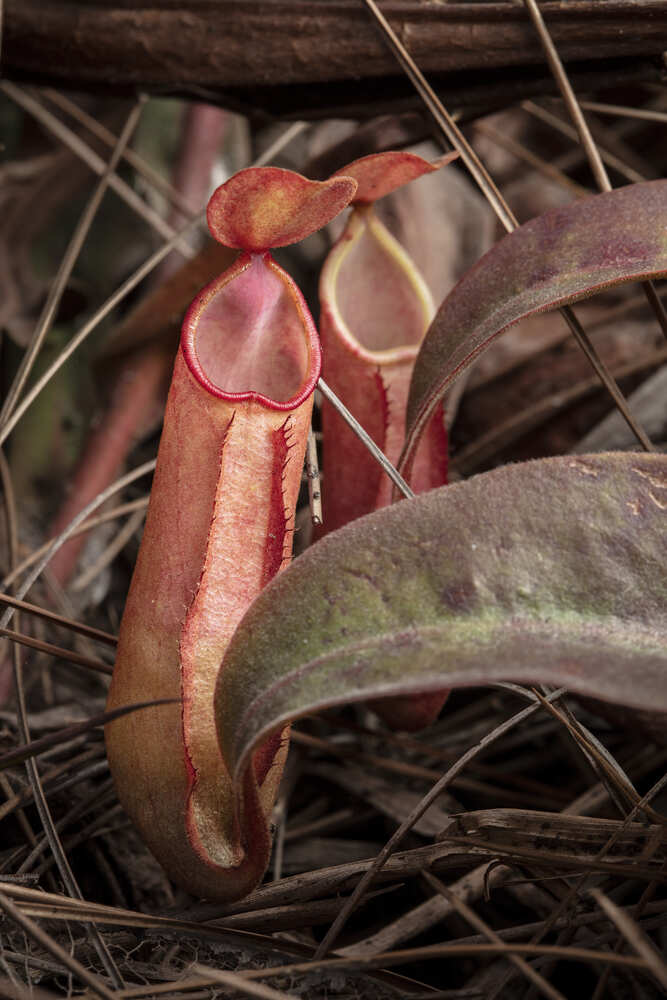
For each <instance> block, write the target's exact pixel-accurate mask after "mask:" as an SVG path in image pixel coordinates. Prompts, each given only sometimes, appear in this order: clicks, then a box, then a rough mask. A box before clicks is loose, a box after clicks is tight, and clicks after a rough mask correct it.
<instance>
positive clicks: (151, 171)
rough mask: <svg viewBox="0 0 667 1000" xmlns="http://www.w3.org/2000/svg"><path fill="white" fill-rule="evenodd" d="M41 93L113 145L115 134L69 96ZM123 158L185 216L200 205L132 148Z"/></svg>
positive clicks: (195, 210)
mask: <svg viewBox="0 0 667 1000" xmlns="http://www.w3.org/2000/svg"><path fill="white" fill-rule="evenodd" d="M42 95H43V96H44V97H46V98H47V99H48V100H49V101H51V103H52V104H55V105H56V107H58V108H60V110H61V111H64V112H66V114H68V115H70V116H71V117H72V118H73V119H74V120H75V121H77V122H78V123H79V124H80V125H83V126H84V128H87V129H88V131H89V132H92V134H93V135H94V136H95V137H96V138H97V139H99V140H100V141H101V142H103V143H105V145H107V146H110V147H111V148H113V147H114V146H115V144H116V136H115V135H114V134H113V132H112V131H111V130H110V129H108V128H106V126H105V125H102V123H101V122H98V120H97V119H96V118H93V116H92V115H89V114H88V112H87V111H84V109H83V108H80V107H79V105H78V104H75V103H74V101H71V100H70V99H69V97H66V96H65V94H61V93H60V92H59V91H57V90H51V89H50V88H47V89H46V90H43V91H42ZM123 159H124V160H125V161H126V162H127V163H129V164H130V166H131V167H132V168H133V169H134V170H136V172H137V173H138V174H141V176H142V177H143V178H144V180H145V181H148V183H149V184H150V185H151V187H153V188H154V189H155V190H156V191H159V192H160V194H162V195H164V197H165V198H166V199H167V200H168V201H169V202H170V203H171V205H173V207H174V208H177V209H178V210H179V212H182V213H183V215H185V216H186V217H188V216H193V215H194V214H195V213H196V212H197V211H198V210H199V208H200V207H201V206H200V205H196V206H193V205H191V204H190V203H189V202H188V201H187V199H186V198H184V197H183V195H182V194H181V193H180V191H178V190H177V189H176V188H175V187H174V185H173V184H170V183H169V181H168V180H167V179H166V178H165V177H163V176H162V174H161V173H159V172H158V171H157V170H155V168H154V167H152V166H151V165H150V163H148V162H147V161H146V160H144V158H143V156H139V154H138V153H136V152H135V151H134V150H133V149H127V148H126V149H125V150H123Z"/></svg>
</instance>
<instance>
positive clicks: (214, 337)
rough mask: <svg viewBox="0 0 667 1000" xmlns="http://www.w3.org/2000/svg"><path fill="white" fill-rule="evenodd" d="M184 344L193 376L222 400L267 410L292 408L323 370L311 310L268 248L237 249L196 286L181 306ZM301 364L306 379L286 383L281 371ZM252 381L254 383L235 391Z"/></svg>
mask: <svg viewBox="0 0 667 1000" xmlns="http://www.w3.org/2000/svg"><path fill="white" fill-rule="evenodd" d="M276 331H280V333H279V335H277V334H276ZM304 333H305V337H304ZM221 335H224V337H222V338H221ZM204 339H206V344H204V343H203V341H204ZM181 346H182V350H183V357H184V359H185V362H186V364H187V366H188V368H189V369H190V371H191V372H192V374H193V376H194V378H195V379H196V380H197V382H198V383H199V384H200V385H201V386H202V388H204V389H206V391H207V392H210V393H211V395H213V396H217V398H218V399H223V400H226V401H227V402H236V403H241V402H243V401H246V400H247V401H250V400H256V401H257V402H260V403H262V404H263V405H264V406H266V407H268V408H269V409H272V410H285V411H287V410H292V409H294V407H296V406H299V404H300V403H302V402H303V401H304V399H306V398H307V397H308V396H309V395H310V394H311V393H312V391H313V389H314V388H315V385H316V383H317V380H318V378H319V376H320V367H321V353H320V340H319V337H318V335H317V330H316V328H315V324H314V322H313V318H312V316H311V315H310V310H309V309H308V306H307V305H306V302H305V300H304V298H303V295H302V294H301V292H300V291H299V289H298V288H297V286H296V285H295V283H294V282H293V281H292V279H291V278H290V276H289V275H288V274H287V273H286V272H285V271H283V269H282V268H281V267H280V266H279V265H278V264H276V262H275V261H274V260H273V258H272V257H271V255H270V254H269V253H268V252H265V253H263V254H249V253H243V254H241V255H240V256H239V257H238V258H237V260H236V261H235V262H234V264H233V265H232V266H231V267H230V268H229V270H227V271H225V273H224V274H222V275H221V276H220V277H219V278H216V279H215V280H214V281H212V282H211V283H210V284H208V285H206V287H205V288H203V289H202V290H201V292H200V293H199V295H198V296H197V297H196V298H195V300H194V301H193V303H192V305H191V306H190V308H189V309H188V312H187V313H186V316H185V320H184V322H183V331H182V335H181ZM299 369H302V370H303V371H306V372H307V373H308V374H307V378H306V379H305V380H304V381H303V382H299V381H298V379H297V382H298V384H294V385H292V386H290V385H289V384H286V373H287V375H289V372H290V371H294V372H296V371H298V370H299ZM216 374H217V375H219V378H218V382H216V381H215V380H214V378H215V375H216ZM222 381H226V382H227V386H224V385H220V384H219V383H220V382H222ZM253 381H254V385H253V386H252V388H250V389H248V390H245V391H242V392H238V391H234V389H235V388H236V387H237V386H239V385H241V384H246V385H247V384H249V383H251V382H253ZM287 381H288V380H287ZM262 390H264V391H262ZM271 393H272V394H271Z"/></svg>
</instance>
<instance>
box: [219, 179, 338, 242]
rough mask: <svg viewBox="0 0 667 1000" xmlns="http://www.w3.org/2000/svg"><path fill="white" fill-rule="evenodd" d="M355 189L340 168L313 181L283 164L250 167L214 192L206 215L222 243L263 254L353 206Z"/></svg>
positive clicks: (325, 222)
mask: <svg viewBox="0 0 667 1000" xmlns="http://www.w3.org/2000/svg"><path fill="white" fill-rule="evenodd" d="M356 189H357V184H356V181H355V180H354V179H353V178H351V177H344V176H341V175H340V173H339V174H338V175H336V176H334V177H330V178H329V179H328V180H326V181H312V180H309V179H308V178H307V177H303V176H302V175H301V174H297V173H295V172H294V171H293V170H283V169H281V168H280V167H248V169H247V170H241V171H239V173H237V174H234V176H233V177H230V179H229V180H228V181H226V182H225V183H224V184H222V185H221V186H220V187H219V188H218V189H217V190H216V191H214V193H213V195H212V196H211V199H210V201H209V203H208V207H207V209H206V218H207V220H208V225H209V229H210V230H211V233H212V234H213V236H214V238H215V239H216V240H218V242H219V243H223V244H224V245H225V246H227V247H233V248H234V249H236V250H247V251H250V252H254V253H259V252H261V251H262V250H269V249H271V247H283V246H287V245H288V244H290V243H298V242H299V240H303V239H305V237H306V236H310V235H311V233H314V232H316V231H317V230H318V229H321V228H322V226H325V225H326V224H327V223H328V222H331V220H332V219H333V218H335V217H336V216H337V215H338V213H339V212H341V211H342V210H343V209H344V208H345V206H346V205H349V203H350V201H351V200H352V198H353V197H354V194H355V191H356Z"/></svg>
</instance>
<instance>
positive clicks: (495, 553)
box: [216, 453, 667, 808]
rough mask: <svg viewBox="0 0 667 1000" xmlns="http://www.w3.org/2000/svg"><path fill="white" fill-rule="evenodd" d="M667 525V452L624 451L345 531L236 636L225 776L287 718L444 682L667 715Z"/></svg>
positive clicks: (461, 490) (296, 567) (220, 696)
mask: <svg viewBox="0 0 667 1000" xmlns="http://www.w3.org/2000/svg"><path fill="white" fill-rule="evenodd" d="M666 522H667V456H664V455H643V454H642V455H637V454H632V453H629V454H627V453H626V454H613V455H612V454H607V455H591V456H577V457H569V456H566V457H561V458H553V459H543V460H539V461H534V462H528V463H525V464H523V465H512V466H507V467H505V468H502V469H498V470H494V471H493V472H489V473H485V474H483V475H481V476H477V477H475V478H473V479H470V480H468V481H467V482H463V483H457V484H455V485H453V486H445V487H442V488H441V489H438V490H433V491H432V492H430V493H427V494H424V495H422V496H419V497H416V498H415V499H414V500H406V501H402V502H401V503H398V504H394V505H393V506H392V507H387V508H384V509H383V510H380V511H376V512H375V513H373V514H369V515H367V516H366V517H363V518H360V519H359V520H357V521H354V522H352V523H351V524H348V525H346V526H345V527H344V528H341V529H340V530H339V531H336V532H333V533H332V534H330V535H328V536H327V537H326V538H324V539H323V540H322V541H320V542H318V543H317V544H316V545H314V546H313V547H312V548H311V549H309V550H308V551H307V552H306V553H304V555H302V556H300V557H299V558H298V559H297V560H296V561H295V562H294V563H293V564H292V565H291V566H290V567H289V568H288V569H287V570H285V572H284V573H281V574H280V575H279V576H278V577H277V578H276V579H274V580H273V581H272V582H271V583H270V584H269V585H268V586H267V587H266V589H265V590H264V591H263V592H262V593H261V594H260V595H259V597H258V598H257V599H256V600H255V602H254V603H253V605H252V606H251V607H250V609H249V610H248V612H247V613H246V615H245V617H244V618H243V620H242V622H241V624H240V626H239V627H238V629H237V631H236V632H235V634H234V637H233V639H232V642H231V644H230V646H229V648H228V651H227V654H226V656H225V659H224V669H223V670H221V672H220V675H219V678H218V685H217V690H216V716H217V720H218V736H219V739H220V741H221V749H222V752H223V755H224V756H225V758H226V761H227V764H228V767H229V769H230V772H231V773H235V774H236V777H237V779H238V778H239V777H240V776H241V772H242V771H243V770H244V769H245V765H246V763H247V761H248V760H250V756H249V754H250V752H251V750H252V748H253V746H255V745H256V744H257V743H258V741H260V740H261V739H263V738H264V737H265V736H266V734H267V733H269V732H272V731H274V730H275V729H277V728H278V727H280V726H281V725H283V724H284V722H285V721H286V720H288V719H292V718H295V717H297V716H300V715H304V714H308V713H311V712H313V711H317V710H319V709H322V708H324V707H327V706H330V705H334V704H342V703H345V702H351V701H356V700H367V699H368V698H376V697H378V696H383V695H386V696H389V695H398V694H401V695H403V694H413V693H415V692H419V691H427V690H437V689H439V688H442V687H443V686H446V687H462V686H471V685H479V684H485V683H488V682H490V681H500V680H514V681H522V682H527V683H535V682H544V683H549V684H555V685H561V684H562V685H565V686H566V687H568V688H570V689H571V690H573V691H576V692H578V693H581V694H586V695H592V696H594V697H596V698H601V699H603V700H607V701H612V702H618V703H622V704H624V705H627V706H630V707H636V708H638V709H644V710H649V711H651V710H652V711H660V712H667V580H666V578H665V572H664V554H665V524H666ZM247 776H248V772H247V770H246V779H247ZM249 783H250V784H251V782H249V781H248V780H245V781H244V784H245V789H244V795H245V796H246V801H247V796H248V794H250V793H249V790H248V785H249ZM245 808H247V806H246V807H245Z"/></svg>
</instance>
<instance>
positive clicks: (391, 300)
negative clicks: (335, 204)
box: [320, 205, 434, 365]
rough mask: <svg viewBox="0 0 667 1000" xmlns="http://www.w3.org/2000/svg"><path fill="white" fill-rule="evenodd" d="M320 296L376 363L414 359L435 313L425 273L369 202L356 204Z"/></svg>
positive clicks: (357, 348) (341, 329)
mask: <svg viewBox="0 0 667 1000" xmlns="http://www.w3.org/2000/svg"><path fill="white" fill-rule="evenodd" d="M362 281H363V284H360V283H361V282H362ZM320 296H321V298H322V301H323V304H326V307H327V308H328V309H329V310H330V312H331V313H332V314H333V316H334V320H335V325H336V329H337V331H338V335H339V336H340V337H341V338H342V339H343V340H345V341H347V342H348V344H349V346H350V347H351V348H352V349H353V351H354V353H356V354H358V355H360V356H363V357H365V358H367V359H368V360H369V361H370V362H372V363H374V364H382V365H387V364H391V363H392V362H402V361H406V360H409V361H411V360H413V359H414V357H415V356H416V354H417V351H418V349H419V344H420V342H421V340H422V338H423V336H424V333H425V331H426V329H427V327H428V325H429V323H430V321H431V318H432V314H433V312H434V307H433V301H432V298H431V294H430V292H429V290H428V288H427V287H426V285H425V283H424V281H423V279H422V278H421V275H420V274H419V273H418V272H417V271H416V269H415V267H414V264H413V263H412V262H411V260H410V258H409V257H408V255H407V254H406V252H405V251H404V249H403V247H401V245H400V244H399V243H398V242H397V240H395V239H394V237H393V236H392V235H391V234H390V233H389V231H388V230H387V229H386V228H385V226H384V225H383V224H382V223H381V222H380V220H379V219H378V218H377V216H376V215H375V213H374V212H373V209H372V207H371V206H366V205H362V206H356V207H355V208H354V210H353V212H352V215H351V216H350V219H349V221H348V225H347V228H346V230H345V232H344V234H343V236H342V237H341V239H340V241H339V243H338V245H337V246H336V247H334V249H333V251H332V252H331V254H330V255H329V258H328V259H327V262H326V264H325V266H324V269H323V271H322V278H321V283H320Z"/></svg>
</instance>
